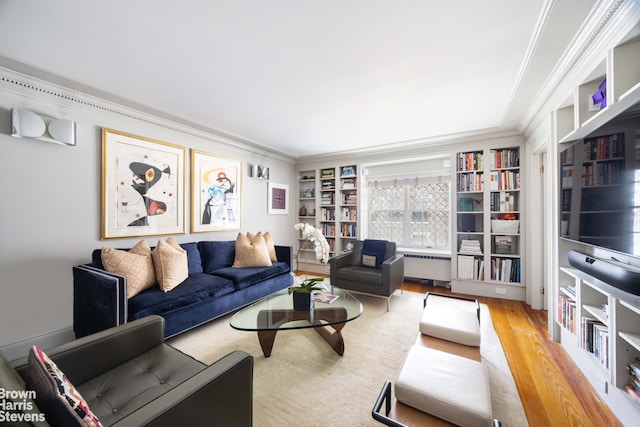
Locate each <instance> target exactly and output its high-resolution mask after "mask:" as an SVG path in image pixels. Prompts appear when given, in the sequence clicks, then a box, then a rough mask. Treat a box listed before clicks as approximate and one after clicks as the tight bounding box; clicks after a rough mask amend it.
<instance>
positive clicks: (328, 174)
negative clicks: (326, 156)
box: [320, 169, 336, 179]
mask: <svg viewBox="0 0 640 427" xmlns="http://www.w3.org/2000/svg"><path fill="white" fill-rule="evenodd" d="M335 176H336V171H335V170H333V169H322V170H321V171H320V178H321V179H327V178H335Z"/></svg>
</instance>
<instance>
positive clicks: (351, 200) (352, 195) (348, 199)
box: [342, 191, 358, 205]
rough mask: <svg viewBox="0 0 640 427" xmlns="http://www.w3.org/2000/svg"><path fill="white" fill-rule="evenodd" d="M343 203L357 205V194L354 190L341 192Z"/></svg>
mask: <svg viewBox="0 0 640 427" xmlns="http://www.w3.org/2000/svg"><path fill="white" fill-rule="evenodd" d="M342 204H343V205H357V204H358V194H357V193H356V192H355V191H349V192H345V193H343V194H342Z"/></svg>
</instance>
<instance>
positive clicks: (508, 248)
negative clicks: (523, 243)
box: [493, 236, 513, 255]
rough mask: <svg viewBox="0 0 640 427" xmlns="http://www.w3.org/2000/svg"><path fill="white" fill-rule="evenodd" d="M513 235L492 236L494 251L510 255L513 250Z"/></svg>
mask: <svg viewBox="0 0 640 427" xmlns="http://www.w3.org/2000/svg"><path fill="white" fill-rule="evenodd" d="M512 238H513V236H494V237H493V239H494V243H495V245H494V252H495V253H496V254H500V255H511V254H512V253H513V252H512V251H513V239H512Z"/></svg>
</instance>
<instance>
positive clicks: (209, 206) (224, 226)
mask: <svg viewBox="0 0 640 427" xmlns="http://www.w3.org/2000/svg"><path fill="white" fill-rule="evenodd" d="M241 179H242V162H240V161H238V160H233V159H227V158H224V157H219V156H215V155H213V154H210V153H205V152H204V151H199V150H194V149H192V150H191V232H193V233H200V232H207V231H223V230H237V229H239V228H240V222H241V218H242V215H241V213H242V212H241V209H240V201H241V200H242V199H241V197H240V196H241V194H242V193H241V189H242V183H241Z"/></svg>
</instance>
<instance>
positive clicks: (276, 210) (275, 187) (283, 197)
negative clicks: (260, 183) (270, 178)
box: [268, 182, 289, 215]
mask: <svg viewBox="0 0 640 427" xmlns="http://www.w3.org/2000/svg"><path fill="white" fill-rule="evenodd" d="M268 189H269V195H268V198H269V214H271V215H273V214H288V213H289V186H288V185H285V184H275V183H273V182H269V185H268Z"/></svg>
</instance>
